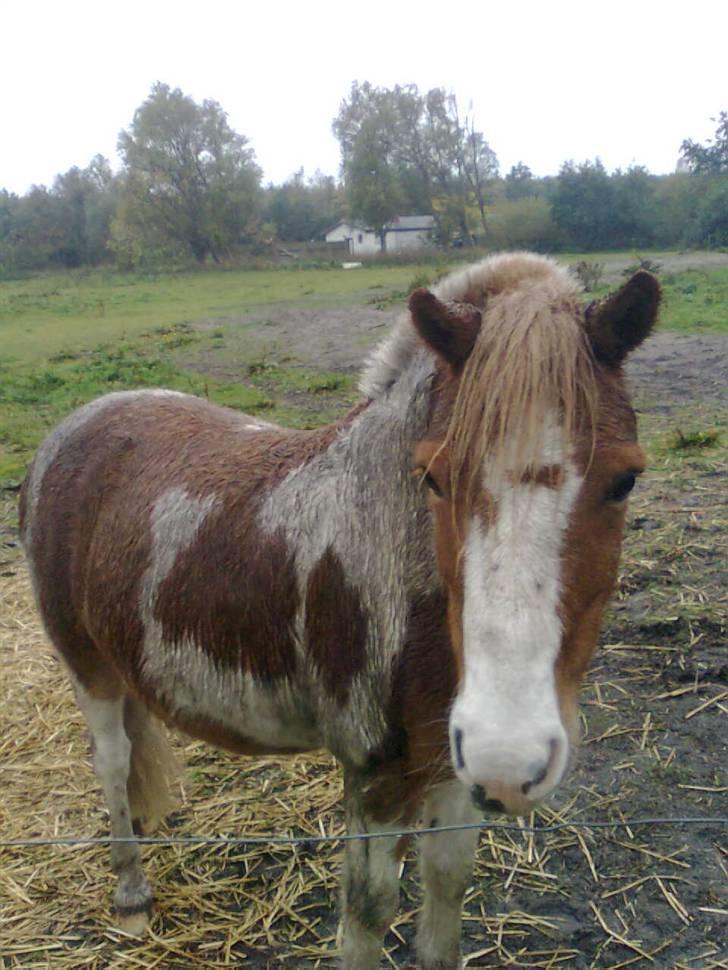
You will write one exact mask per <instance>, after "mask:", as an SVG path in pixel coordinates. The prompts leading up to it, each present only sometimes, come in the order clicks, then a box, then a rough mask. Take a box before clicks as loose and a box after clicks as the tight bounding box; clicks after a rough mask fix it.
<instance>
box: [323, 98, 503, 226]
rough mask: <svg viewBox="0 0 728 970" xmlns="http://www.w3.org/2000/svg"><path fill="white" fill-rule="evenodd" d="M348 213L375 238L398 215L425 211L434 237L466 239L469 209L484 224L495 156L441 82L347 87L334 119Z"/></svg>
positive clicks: (496, 165)
mask: <svg viewBox="0 0 728 970" xmlns="http://www.w3.org/2000/svg"><path fill="white" fill-rule="evenodd" d="M333 130H334V134H335V135H336V137H337V138H338V140H339V143H340V145H341V157H342V173H343V176H344V182H345V186H346V191H347V195H348V198H349V202H350V205H351V210H352V214H353V215H354V216H355V217H358V218H361V219H364V220H365V221H366V222H368V223H369V224H370V225H372V226H373V227H374V228H375V229H376V230H377V231H378V232H379V233H380V235H381V236H382V238H383V235H384V228H383V227H384V226H385V225H386V223H387V222H389V221H390V220H391V219H392V218H393V217H394V216H396V215H397V214H400V213H403V212H404V211H406V210H408V211H409V212H420V213H422V212H429V213H432V214H433V215H434V216H435V218H436V220H437V222H438V228H439V233H440V238H441V241H443V242H444V241H446V240H447V239H448V238H449V237H450V236H451V235H452V234H453V233H459V234H460V235H461V236H462V238H463V240H464V241H467V240H469V239H470V237H471V232H470V228H469V225H468V207H469V206H477V209H478V211H479V212H480V216H481V222H482V224H483V225H484V224H485V204H486V198H485V195H486V186H487V184H488V181H489V180H491V179H492V178H493V177H494V176H495V175H496V174H497V171H498V162H497V159H496V156H495V153H494V152H493V151H492V149H491V148H490V146H489V145H488V143H487V141H486V140H485V138H484V136H483V135H482V133H481V132H479V131H477V130H476V129H475V126H474V123H473V121H472V119H471V118H469V117H467V116H466V117H465V118H464V119H461V117H460V115H459V111H458V105H457V100H456V99H455V97H454V95H452V94H448V93H447V92H446V91H445V90H444V89H443V88H433V89H432V90H430V91H428V92H427V93H426V94H424V95H421V94H420V92H419V90H418V89H417V86H416V85H414V84H410V85H404V86H401V85H396V86H395V87H394V88H392V89H388V88H379V87H375V86H373V85H371V84H369V82H364V83H363V84H359V83H357V82H355V83H354V84H353V85H352V88H351V92H350V94H349V98H348V99H346V100H344V101H343V102H342V104H341V107H340V109H339V114H338V115H337V117H336V119H335V120H334V122H333Z"/></svg>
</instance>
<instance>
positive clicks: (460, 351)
mask: <svg viewBox="0 0 728 970" xmlns="http://www.w3.org/2000/svg"><path fill="white" fill-rule="evenodd" d="M409 308H410V313H411V314H412V323H413V324H414V326H415V328H416V329H417V332H418V333H419V335H420V336H421V337H422V339H423V340H424V341H425V343H426V344H427V345H428V347H431V348H432V350H434V351H435V353H436V354H437V355H438V356H439V357H442V359H443V360H445V361H446V362H447V363H448V364H450V366H451V367H452V368H453V370H455V371H459V370H461V369H462V367H463V365H464V364H465V361H466V360H467V359H468V357H469V356H470V351H471V350H472V349H473V345H474V344H475V338H476V337H477V336H478V331H479V330H480V323H481V319H482V318H481V315H480V310H479V309H478V308H477V307H474V306H472V304H470V303H450V302H448V303H442V302H441V301H440V300H438V299H437V297H436V296H435V295H434V294H433V293H430V291H429V290H425V289H419V290H415V291H414V292H413V293H412V294H411V295H410V298H409Z"/></svg>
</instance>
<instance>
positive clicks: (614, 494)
mask: <svg viewBox="0 0 728 970" xmlns="http://www.w3.org/2000/svg"><path fill="white" fill-rule="evenodd" d="M636 481H637V476H636V475H635V473H634V472H627V473H626V474H625V475H620V477H619V478H617V479H616V480H615V481H614V482H612V487H611V488H610V489H609V491H608V492H607V501H608V502H623V501H624V500H625V499H626V498H627V496H628V495H629V493H630V492H631V491H632V489H633V488H634V483H635V482H636Z"/></svg>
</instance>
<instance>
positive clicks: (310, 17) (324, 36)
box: [0, 0, 728, 194]
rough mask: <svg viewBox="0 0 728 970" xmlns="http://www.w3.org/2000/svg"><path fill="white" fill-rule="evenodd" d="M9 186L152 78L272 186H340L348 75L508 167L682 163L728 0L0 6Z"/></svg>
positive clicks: (705, 124) (1, 176)
mask: <svg viewBox="0 0 728 970" xmlns="http://www.w3.org/2000/svg"><path fill="white" fill-rule="evenodd" d="M0 30H1V31H2V35H3V45H2V46H3V51H2V57H1V58H0V92H1V94H0V99H1V100H0V104H1V106H2V113H1V115H0V117H1V118H2V124H1V125H0V139H1V141H2V145H1V146H0V188H6V189H8V190H9V191H13V192H17V193H19V194H22V193H24V192H26V191H27V190H28V189H29V188H30V186H31V185H33V184H45V185H50V184H51V183H52V181H53V178H54V177H55V175H56V174H58V173H59V172H64V171H67V170H68V169H69V168H71V167H72V166H73V165H78V166H81V167H85V166H86V165H87V164H88V163H89V161H90V160H91V158H92V157H93V156H94V155H95V154H97V153H101V154H102V155H105V156H106V157H107V158H109V159H110V160H111V162H112V165H113V166H114V168H117V167H118V165H119V160H118V156H117V154H116V143H117V138H118V135H119V132H120V131H121V130H122V129H123V128H126V127H128V126H129V124H130V123H131V121H132V118H133V115H134V111H135V109H136V108H137V107H139V105H140V104H141V103H142V102H143V101H144V99H145V98H146V97H147V96H148V94H149V92H150V89H151V87H152V85H153V84H154V82H155V81H163V82H165V83H167V84H169V85H170V86H171V87H173V88H174V87H178V88H180V89H181V90H182V91H183V92H184V93H185V94H188V95H190V96H191V97H193V98H194V99H195V100H196V101H198V102H201V101H202V100H203V99H205V98H212V99H214V100H215V101H217V102H219V104H220V105H221V106H222V108H223V109H224V110H225V111H226V112H227V114H228V118H229V121H230V124H231V125H232V127H233V128H234V129H235V130H236V131H239V132H240V133H241V134H243V135H245V136H246V137H247V138H248V140H249V142H250V144H251V146H252V148H253V149H254V151H255V154H256V158H257V161H258V164H259V165H260V166H261V168H262V169H263V173H264V182H266V183H268V182H273V183H276V184H279V183H281V182H283V181H285V180H286V179H287V178H288V177H289V176H291V175H292V174H293V173H294V172H295V171H296V170H297V169H299V168H301V167H303V168H304V171H305V173H306V175H313V174H314V172H315V171H316V170H317V169H319V170H321V171H322V172H324V173H326V174H330V175H337V174H338V169H339V149H338V143H337V142H336V140H335V138H334V136H333V134H332V133H331V122H332V120H333V118H334V117H335V116H336V114H337V112H338V110H339V106H340V104H341V101H342V100H343V99H344V98H346V97H347V95H348V93H349V91H350V88H351V84H352V82H353V81H360V82H361V81H370V82H371V83H373V84H377V85H380V86H384V87H393V86H394V85H395V84H409V83H414V84H417V85H418V87H419V89H420V91H421V92H424V91H427V90H429V89H430V88H433V87H444V88H446V89H447V90H448V91H451V92H453V93H454V94H455V95H456V96H457V99H458V103H459V106H460V110H461V113H469V114H470V115H471V116H472V117H474V120H475V125H476V128H478V129H479V130H480V131H482V132H483V133H484V135H485V137H486V139H487V140H488V142H489V143H490V146H491V148H493V149H494V151H495V152H496V154H497V156H498V160H499V162H500V168H501V173H502V174H505V173H507V172H508V170H509V169H510V167H511V165H513V164H515V163H516V162H519V161H522V162H524V163H525V164H527V165H528V166H529V167H530V168H531V170H532V171H533V173H534V174H536V175H549V174H556V173H557V172H558V170H559V168H560V166H561V164H562V162H564V161H565V160H567V159H573V160H575V161H584V160H586V159H593V158H595V157H599V158H601V159H602V161H603V163H604V164H605V166H606V167H607V169H608V170H610V171H611V170H613V169H615V168H618V167H620V168H626V167H628V166H630V165H633V164H640V165H644V166H646V167H647V168H648V169H649V170H650V171H652V172H654V173H665V172H670V171H674V169H675V165H676V163H677V160H678V157H679V149H680V143H681V142H682V140H683V139H684V138H692V139H693V140H695V141H700V142H705V140H706V139H707V138H709V137H710V136H711V135H712V134H713V133H714V131H715V128H716V123H715V122H713V121H711V118H717V116H718V113H719V112H720V111H721V110H726V109H728V55H727V54H726V50H727V49H728V47H727V44H726V37H728V4H726V3H725V2H720V0H710V2H706V0H691V2H689V3H686V2H681V3H679V2H675V3H667V2H666V0H659V2H656V0H610V2H609V3H604V2H601V3H595V2H593V0H550V2H547V0H540V2H532V0H518V2H511V3H508V2H505V3H503V2H502V3H495V2H492V0H491V2H488V0H480V2H464V0H449V2H442V0H440V2H439V3H428V2H427V0H418V2H416V3H414V2H410V0H388V2H381V0H360V2H358V3H346V2H344V0H338V2H330V0H297V2H295V3H292V2H289V0H237V2H225V0H217V2H216V0H209V2H207V3H200V2H199V0H198V2H197V3H195V4H192V3H188V2H187V0H176V2H174V3H171V2H168V0H146V2H143V3H142V2H139V0H121V2H119V0H117V2H116V3H112V4H99V3H98V0H94V2H93V3H90V2H86V0H65V2H63V3H59V2H58V0H53V2H46V0H23V2H22V3H21V2H19V0H2V3H1V5H0Z"/></svg>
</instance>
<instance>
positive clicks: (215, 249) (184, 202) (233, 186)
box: [115, 82, 261, 262]
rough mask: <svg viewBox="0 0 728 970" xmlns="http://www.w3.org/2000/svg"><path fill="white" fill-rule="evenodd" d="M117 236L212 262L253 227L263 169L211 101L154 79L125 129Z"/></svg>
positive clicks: (122, 142)
mask: <svg viewBox="0 0 728 970" xmlns="http://www.w3.org/2000/svg"><path fill="white" fill-rule="evenodd" d="M119 152H120V154H121V156H122V160H123V164H124V173H123V186H122V199H121V205H120V210H119V214H118V218H117V223H116V226H115V233H116V236H117V241H119V240H126V241H129V240H137V241H138V242H139V243H140V244H141V246H142V247H143V246H144V245H151V246H161V247H162V248H169V249H173V250H178V251H182V252H187V253H189V254H190V255H192V256H194V258H195V259H196V260H198V262H202V261H204V260H205V259H206V257H207V256H212V258H213V259H215V260H218V259H219V258H220V257H221V256H222V255H223V254H225V253H227V252H228V251H229V250H230V249H231V248H233V247H234V246H235V245H236V244H238V243H240V242H242V241H245V240H246V238H249V237H250V236H251V234H252V232H253V228H254V225H255V219H256V215H257V211H258V206H259V203H260V198H261V192H260V178H261V172H260V169H259V168H258V166H257V165H256V163H255V160H254V153H253V150H252V149H251V148H250V147H249V146H248V142H247V139H246V138H245V137H244V136H243V135H240V134H238V133H237V132H235V131H233V129H232V128H231V127H230V125H229V124H228V120H227V115H226V114H225V112H224V111H223V110H222V108H221V107H220V105H219V104H218V103H217V102H216V101H203V102H202V104H201V105H198V104H196V103H195V102H194V101H193V100H192V98H190V97H188V96H187V95H185V94H183V93H182V91H180V90H179V88H175V89H174V90H171V89H170V88H169V86H168V85H166V84H161V83H159V82H158V83H157V84H155V85H154V86H153V87H152V91H151V94H150V95H149V97H148V98H147V100H146V101H144V102H143V104H142V105H141V107H139V108H138V109H137V110H136V112H135V114H134V119H133V121H132V124H131V126H130V127H129V129H128V130H127V131H122V132H121V134H120V135H119Z"/></svg>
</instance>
